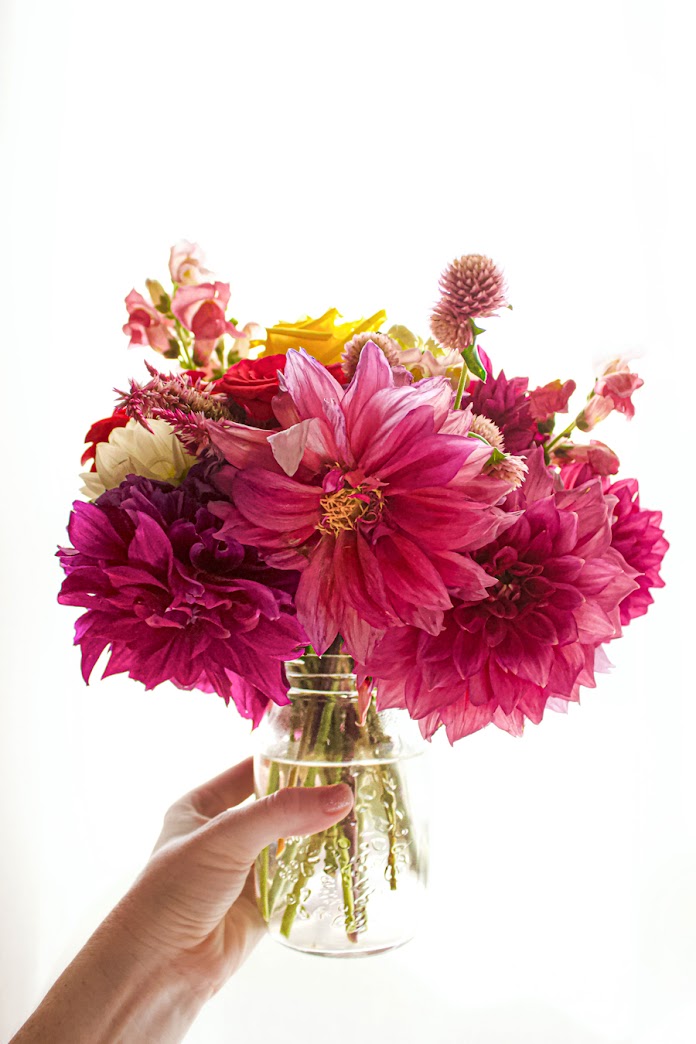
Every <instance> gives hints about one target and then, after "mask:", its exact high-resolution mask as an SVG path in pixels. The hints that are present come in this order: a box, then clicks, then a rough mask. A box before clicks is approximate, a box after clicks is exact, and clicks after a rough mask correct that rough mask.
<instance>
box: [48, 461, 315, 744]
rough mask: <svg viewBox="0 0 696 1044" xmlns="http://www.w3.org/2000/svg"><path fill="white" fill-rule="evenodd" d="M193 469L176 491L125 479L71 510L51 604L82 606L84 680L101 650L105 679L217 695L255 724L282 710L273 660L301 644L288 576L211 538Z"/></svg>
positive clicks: (282, 687)
mask: <svg viewBox="0 0 696 1044" xmlns="http://www.w3.org/2000/svg"><path fill="white" fill-rule="evenodd" d="M202 468H203V465H198V466H197V467H196V468H195V469H194V470H193V471H192V472H191V473H190V474H189V476H188V478H187V479H186V481H185V482H184V483H182V485H181V486H179V487H178V488H175V487H174V486H172V485H170V484H168V483H166V482H154V481H152V480H151V479H147V478H142V477H138V476H135V475H131V476H129V478H127V479H126V480H125V481H124V482H123V483H121V485H120V486H119V487H118V488H116V489H112V490H109V491H108V492H107V493H104V494H103V495H102V496H101V497H100V498H99V499H98V500H97V501H96V502H95V503H94V504H86V503H81V502H77V503H75V504H74V505H73V511H72V514H71V517H70V523H69V526H68V533H69V535H70V539H71V541H72V547H67V548H62V549H61V550H60V551H59V552H58V554H59V557H60V562H61V565H62V567H63V569H64V570H65V573H66V577H65V580H64V582H63V586H62V588H61V592H60V594H59V596H58V601H59V602H61V603H62V604H64V605H78V606H83V607H84V608H85V609H86V610H87V612H86V613H84V615H83V616H81V617H80V618H79V619H78V621H77V624H76V628H75V643H76V644H79V645H80V646H81V650H82V673H83V677H84V679H85V681H89V677H90V675H91V673H92V670H93V668H94V666H95V664H96V662H97V660H98V659H99V657H100V655H101V654H102V652H103V651H104V649H105V648H106V647H107V646H108V647H109V648H110V657H109V661H108V664H107V667H106V670H105V671H104V677H106V676H107V675H111V674H119V673H124V672H125V673H127V674H128V675H129V676H130V677H131V678H134V679H135V680H136V681H140V682H142V683H143V684H144V685H145V688H146V689H152V688H154V687H155V686H156V685H159V684H161V683H162V682H164V681H171V682H173V684H174V685H176V686H177V687H178V688H180V689H202V690H203V691H207V692H212V691H214V692H217V693H218V694H219V695H220V696H222V697H223V699H224V700H225V702H226V703H227V702H229V700H230V699H232V700H234V702H235V704H236V705H237V708H238V709H239V711H240V713H241V714H242V715H243V716H244V717H246V718H251V719H252V721H253V722H254V724H257V723H258V721H259V720H260V717H261V715H262V713H263V711H264V709H265V708H266V706H267V704H268V702H269V700H273V701H274V702H276V703H280V704H282V703H287V695H286V690H287V685H286V683H285V680H284V674H283V668H282V662H283V661H284V660H287V659H291V658H292V657H293V656H294V655H296V654H297V650H298V649H299V648H301V647H302V646H303V645H304V644H306V637H305V635H304V633H303V631H302V628H301V627H300V625H299V624H298V622H297V619H296V616H295V612H294V608H293V601H292V595H293V592H294V588H295V586H296V584H297V574H294V573H290V572H287V571H283V572H281V571H280V570H276V569H273V568H272V567H270V566H267V565H265V564H264V563H262V562H260V561H259V559H258V556H257V554H256V552H255V551H254V550H253V549H251V548H248V547H243V546H242V545H241V544H240V543H239V542H238V541H236V540H234V539H232V538H230V537H227V538H225V539H224V540H222V539H220V536H219V528H220V523H219V520H218V519H217V518H216V517H215V516H214V515H212V514H211V512H210V511H209V509H208V506H207V504H208V501H209V500H210V497H211V495H212V493H213V491H212V488H211V487H210V486H209V485H208V484H207V482H205V481H204V480H203V478H202V477H201V471H202ZM216 495H217V494H216Z"/></svg>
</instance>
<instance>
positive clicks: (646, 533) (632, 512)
mask: <svg viewBox="0 0 696 1044" xmlns="http://www.w3.org/2000/svg"><path fill="white" fill-rule="evenodd" d="M609 494H610V495H611V496H614V497H616V498H617V499H616V504H615V506H614V516H613V525H612V530H611V543H612V547H614V548H616V550H617V551H618V552H619V553H620V554H621V555H623V557H624V558H625V559H626V561H627V562H628V564H629V565H630V566H631V567H632V568H633V569H635V570H637V572H638V573H639V575H638V576H637V578H636V579H637V581H638V587H637V589H636V590H635V591H631V593H630V594H629V595H628V596H627V597H626V598H624V600H623V602H622V603H621V623H622V624H623V625H624V626H625V625H626V624H627V623H630V621H631V620H633V619H635V617H636V616H642V615H643V614H644V613H647V611H648V606H649V605H650V604H651V603H652V602H653V601H654V599H653V596H652V595H651V594H650V590H651V588H654V587H664V586H665V582H664V580H663V579H662V577H661V576H660V566H661V565H662V559H663V558H664V557H665V552H666V551H667V549H668V548H669V544H668V543H667V541H666V540H665V535H664V533H663V531H662V529H661V522H662V512H661V511H646V510H645V508H642V507H641V506H640V499H639V495H638V482H637V480H636V479H620V480H619V481H618V482H613V483H612V484H611V485H610V486H609Z"/></svg>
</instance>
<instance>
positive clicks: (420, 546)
mask: <svg viewBox="0 0 696 1044" xmlns="http://www.w3.org/2000/svg"><path fill="white" fill-rule="evenodd" d="M282 386H283V387H284V388H285V389H286V390H285V392H284V393H283V394H281V395H280V396H279V398H278V400H277V401H276V403H275V404H274V408H275V412H276V416H277V417H278V420H279V423H280V424H281V426H282V428H283V430H282V431H279V432H276V433H273V434H269V433H267V432H262V431H259V430H255V429H251V428H245V427H244V426H242V425H234V424H225V423H221V424H213V423H211V422H208V426H209V430H210V437H211V440H212V442H213V445H214V446H215V447H216V448H217V450H218V451H219V452H220V453H221V454H222V455H223V456H224V457H225V458H226V460H227V461H228V463H229V464H230V465H231V467H230V468H229V469H227V471H224V469H223V471H222V472H221V473H220V478H219V480H218V484H219V485H220V488H221V490H222V491H223V492H225V493H228V494H229V499H230V501H231V503H221V504H220V505H216V506H215V507H214V508H213V510H215V511H216V513H218V514H219V515H220V517H221V518H222V519H223V520H224V523H225V524H224V527H223V530H222V533H223V534H226V533H229V534H230V536H232V537H235V538H236V539H238V540H241V541H243V542H246V543H250V544H253V545H254V546H255V547H258V548H259V549H260V551H261V554H262V555H264V557H266V558H267V560H268V561H269V562H273V563H274V564H279V565H280V564H282V565H287V566H291V567H292V568H298V569H301V570H303V572H302V577H301V580H300V584H299V587H298V591H297V612H298V616H299V618H300V621H301V622H302V624H303V626H304V628H305V630H306V631H307V634H308V635H309V637H310V640H311V642H312V645H313V646H314V648H315V650H316V651H317V652H318V653H321V652H323V651H324V650H325V649H326V648H327V647H328V646H329V645H330V643H331V642H332V641H333V639H334V638H335V637H336V635H337V634H340V635H341V636H342V637H343V638H344V640H345V642H346V647H347V649H348V651H350V652H351V653H352V654H353V655H354V656H356V658H358V659H363V660H364V659H365V658H366V657H369V654H370V650H371V648H372V646H373V645H374V642H375V641H376V640H377V638H378V637H379V636H380V635H381V634H382V633H383V632H384V631H385V630H386V629H387V628H388V627H389V626H392V625H398V624H412V625H414V626H415V627H418V628H423V629H424V630H426V631H429V632H431V633H433V634H437V633H438V631H439V630H440V628H441V626H442V621H443V615H444V612H445V610H447V609H449V608H450V607H451V605H452V602H451V598H450V594H449V593H448V588H449V589H451V590H453V591H458V592H460V594H461V595H462V596H463V597H466V598H469V599H472V600H474V601H475V600H476V599H478V598H481V597H483V596H484V594H485V591H486V585H487V584H488V583H491V582H492V581H490V578H489V577H488V576H487V575H486V574H485V572H484V570H483V569H481V567H479V566H478V565H477V564H476V563H475V562H474V561H473V560H472V559H471V558H469V557H467V556H466V555H464V554H462V552H464V551H467V550H471V549H475V548H478V547H481V546H482V545H483V544H485V543H487V542H488V541H489V540H491V539H493V538H494V537H495V536H497V534H498V533H499V532H501V530H502V529H504V528H507V527H508V526H510V525H511V524H512V522H513V521H514V519H513V517H512V516H510V515H509V514H508V513H506V512H505V511H503V510H501V509H500V508H499V507H497V506H495V505H496V502H497V501H498V500H499V499H500V498H501V497H502V496H503V495H504V494H505V493H507V492H508V490H509V488H510V487H509V485H508V484H506V483H505V482H501V481H498V480H495V479H491V478H488V477H487V476H485V475H482V470H483V468H484V465H485V464H486V462H487V460H488V458H489V457H490V452H491V450H490V447H489V446H488V445H486V444H485V443H483V442H481V441H480V440H479V439H476V438H470V437H469V435H468V431H469V426H470V423H471V413H470V411H468V410H466V411H457V412H453V411H452V410H451V405H452V398H453V393H452V389H451V387H450V385H449V382H448V381H447V380H446V379H445V378H433V379H431V380H425V381H420V382H419V383H417V384H412V385H404V386H398V385H397V384H396V383H395V378H394V374H393V372H392V370H391V368H390V366H389V363H388V362H387V360H386V358H385V357H384V355H383V354H382V352H381V351H380V350H379V348H377V346H376V345H374V344H371V343H368V344H367V345H365V347H364V348H363V350H362V352H361V354H360V359H359V361H358V368H357V370H356V373H355V376H354V378H353V380H352V381H351V383H350V384H349V385H348V387H347V388H342V387H341V386H340V385H339V384H338V382H337V381H335V380H334V379H333V377H332V376H331V375H330V374H329V373H328V372H327V370H326V369H325V368H324V367H323V366H321V365H320V364H319V363H318V362H316V360H314V359H312V358H311V357H310V356H308V355H306V354H305V353H298V352H290V353H288V359H287V363H286V367H285V374H284V381H283V384H282Z"/></svg>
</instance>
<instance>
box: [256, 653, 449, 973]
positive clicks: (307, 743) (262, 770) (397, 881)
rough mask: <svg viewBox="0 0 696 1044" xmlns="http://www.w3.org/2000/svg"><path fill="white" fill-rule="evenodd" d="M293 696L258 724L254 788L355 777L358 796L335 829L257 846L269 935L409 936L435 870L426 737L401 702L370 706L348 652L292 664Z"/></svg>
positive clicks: (347, 943) (368, 940)
mask: <svg viewBox="0 0 696 1044" xmlns="http://www.w3.org/2000/svg"><path fill="white" fill-rule="evenodd" d="M287 674H288V679H289V681H290V685H291V688H290V693H289V695H290V699H291V703H290V705H289V706H286V707H277V706H275V705H272V706H271V707H270V709H269V711H268V713H267V715H266V717H265V719H264V721H263V722H262V724H261V725H260V727H259V729H258V730H257V751H256V756H255V775H256V793H257V796H259V797H262V796H264V795H266V794H270V793H273V792H274V791H275V790H278V789H280V788H281V787H288V786H304V787H309V786H324V785H327V784H331V783H340V782H344V783H348V784H349V786H350V787H351V789H352V790H353V794H354V807H353V809H352V810H351V812H350V813H349V815H348V816H346V818H345V819H344V820H342V821H341V822H340V823H339V824H338V825H337V826H335V827H332V828H331V829H330V830H327V831H324V832H323V833H321V834H315V835H313V836H311V837H289V838H283V839H279V842H278V843H277V844H275V845H272V846H270V848H267V849H266V850H265V851H264V852H263V853H262V854H261V855H260V857H259V859H258V861H257V866H256V885H257V896H258V902H259V908H260V910H261V913H262V915H263V916H264V917H265V919H266V921H267V922H268V925H269V930H270V932H271V935H272V936H273V937H274V938H276V939H277V940H278V941H279V942H282V943H284V944H285V945H287V946H290V947H292V948H294V949H297V950H302V951H304V952H307V953H315V954H322V955H324V956H334V957H347V956H365V955H367V954H372V953H381V952H383V951H385V950H389V949H392V948H393V947H395V946H400V945H402V944H403V943H404V942H406V941H407V940H408V939H410V938H411V937H412V936H413V934H414V932H415V930H416V927H417V924H418V920H419V917H420V915H421V912H422V908H423V903H424V891H425V883H426V877H427V854H428V853H427V794H426V779H425V764H424V762H425V760H426V759H425V758H424V757H423V754H424V751H425V747H426V744H425V743H424V742H423V740H422V739H421V736H420V732H419V730H418V727H417V725H415V723H414V722H413V721H411V719H410V718H409V717H408V715H407V714H406V712H405V711H400V710H389V711H384V712H378V711H377V710H376V708H375V703H374V700H371V701H370V703H369V706H368V707H367V710H366V711H365V710H364V709H363V714H362V717H363V719H364V720H363V721H362V722H361V713H360V709H361V703H360V701H359V699H358V687H357V684H356V678H355V674H354V673H353V661H352V659H351V658H350V657H349V656H345V655H343V654H339V655H324V656H321V657H319V656H306V657H304V658H303V659H302V660H297V661H293V662H292V663H289V664H288V665H287Z"/></svg>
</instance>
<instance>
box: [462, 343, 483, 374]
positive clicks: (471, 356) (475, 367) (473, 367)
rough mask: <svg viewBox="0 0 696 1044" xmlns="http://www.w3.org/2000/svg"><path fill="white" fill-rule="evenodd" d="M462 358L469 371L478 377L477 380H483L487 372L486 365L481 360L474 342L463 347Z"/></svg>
mask: <svg viewBox="0 0 696 1044" xmlns="http://www.w3.org/2000/svg"><path fill="white" fill-rule="evenodd" d="M462 358H463V359H464V362H465V363H466V365H467V369H468V370H469V372H470V373H473V375H474V377H478V378H479V380H481V381H485V379H486V377H487V376H488V374H487V373H486V367H485V366H484V365H483V363H482V362H481V356H480V355H479V351H478V348H477V346H476V345H475V344H470V345H469V347H468V348H465V349H464V351H463V352H462Z"/></svg>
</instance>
